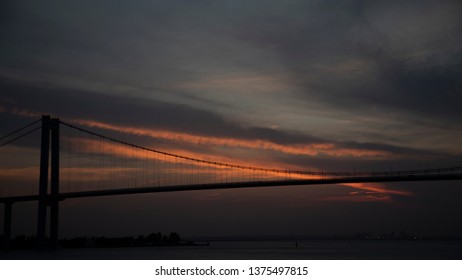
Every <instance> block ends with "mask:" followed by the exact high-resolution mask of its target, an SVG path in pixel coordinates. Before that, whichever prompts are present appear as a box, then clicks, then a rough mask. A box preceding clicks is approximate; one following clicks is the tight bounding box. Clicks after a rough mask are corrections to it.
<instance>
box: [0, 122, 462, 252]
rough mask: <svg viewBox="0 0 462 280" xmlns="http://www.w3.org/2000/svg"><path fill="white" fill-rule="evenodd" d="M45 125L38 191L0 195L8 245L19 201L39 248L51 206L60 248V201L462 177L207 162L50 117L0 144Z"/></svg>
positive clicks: (459, 174)
mask: <svg viewBox="0 0 462 280" xmlns="http://www.w3.org/2000/svg"><path fill="white" fill-rule="evenodd" d="M62 128H65V129H67V132H68V134H66V135H65V137H64V138H63V139H61V141H60V138H62V137H61V136H60V131H61V132H62ZM38 130H40V131H41V147H40V166H39V178H38V181H39V188H38V193H29V194H16V193H15V190H16V189H15V190H13V192H12V193H11V194H1V195H0V202H1V203H3V204H4V205H5V211H4V227H3V228H4V234H3V236H4V239H5V241H6V244H5V246H6V247H7V248H8V241H9V239H10V235H11V214H12V205H13V204H14V203H17V202H22V201H38V218H37V240H38V242H39V246H44V244H45V238H46V219H47V208H48V207H49V208H50V244H51V247H56V246H57V240H58V217H59V201H62V200H65V199H71V198H83V197H96V196H111V195H128V194H145V193H156V192H176V191H193V190H212V189H214V190H216V189H236V188H255V187H272V186H294V185H321V184H346V183H373V182H408V181H437V180H462V167H451V168H439V169H424V170H408V171H395V172H319V171H295V170H282V169H271V168H261V167H255V166H247V165H239V164H229V163H223V162H218V161H208V160H203V159H198V158H196V157H193V156H185V155H180V154H177V153H168V152H164V151H160V150H155V149H151V148H147V147H145V146H140V145H135V144H132V143H129V142H125V141H122V140H119V139H115V138H112V137H107V136H105V135H102V134H100V133H96V132H94V131H89V130H86V129H84V128H81V127H78V126H75V125H73V124H70V123H66V122H63V121H60V120H59V119H55V118H50V116H43V117H42V119H41V120H37V121H35V122H33V123H31V124H29V125H27V126H25V127H22V128H20V129H18V130H16V131H13V132H12V133H10V134H8V135H6V136H3V137H2V138H0V140H2V141H5V142H4V143H3V144H0V147H4V146H7V145H8V144H11V143H13V142H15V141H17V140H19V139H21V138H23V137H25V136H27V135H30V134H32V133H34V132H35V131H38ZM61 150H63V151H61ZM50 159H51V160H50ZM49 177H50V178H49ZM2 187H4V186H2ZM17 189H19V188H17ZM32 192H33V189H32Z"/></svg>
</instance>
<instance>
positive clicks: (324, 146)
mask: <svg viewBox="0 0 462 280" xmlns="http://www.w3.org/2000/svg"><path fill="white" fill-rule="evenodd" d="M73 122H74V123H78V124H81V125H85V126H89V127H97V128H102V129H107V130H113V131H118V132H122V133H126V134H133V135H140V136H149V137H152V138H156V139H166V140H171V141H176V142H183V143H189V144H195V145H214V146H227V147H237V148H249V149H262V150H273V151H277V152H282V153H286V154H293V155H306V156H317V155H328V156H332V157H374V158H383V157H389V156H391V155H390V154H389V153H387V152H385V151H377V150H359V149H343V148H337V147H335V145H334V144H331V143H316V144H308V145H301V144H299V145H281V144H277V143H274V142H271V141H268V140H262V139H255V140H246V139H238V138H229V137H214V136H204V135H195V134H191V133H183V132H174V131H168V130H155V129H147V128H137V127H130V126H122V125H114V124H109V123H103V122H98V121H92V120H83V119H76V120H73Z"/></svg>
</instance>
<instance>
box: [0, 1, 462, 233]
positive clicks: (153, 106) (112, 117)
mask: <svg viewBox="0 0 462 280" xmlns="http://www.w3.org/2000/svg"><path fill="white" fill-rule="evenodd" d="M461 14H462V3H461V2H460V1H456V0H454V1H450V0H442V1H417V0H415V1H414V0H410V1H360V0H347V1H325V0H324V1H321V0H306V1H297V0H293V1H276V0H267V1H254V0H251V1H236V0H235V1H186V0H169V1H109V0H97V1H53V0H45V1H23V0H15V1H2V2H1V4H0V36H1V38H2V43H1V44H0V118H1V127H0V134H1V135H3V134H6V133H8V132H9V131H11V130H13V129H15V128H17V127H20V126H21V125H24V124H27V123H29V122H31V121H33V120H35V119H37V118H39V117H40V116H41V115H42V114H51V115H53V116H56V117H59V118H61V119H63V120H66V121H69V122H72V123H76V124H79V125H81V126H82V127H86V128H88V129H98V131H100V132H101V133H105V134H107V135H112V136H114V137H123V138H124V139H129V140H130V141H131V142H134V143H141V144H143V145H146V146H148V147H151V148H155V149H160V150H163V151H166V152H177V151H183V152H185V153H189V154H193V155H194V156H197V157H200V158H201V159H205V160H212V159H216V158H219V159H221V160H224V161H226V162H229V163H236V162H238V163H249V165H257V166H262V167H268V168H282V169H292V170H316V171H371V170H373V171H390V170H407V169H425V168H437V167H450V166H462V147H461V145H460V139H462V125H461V121H462V110H461V105H462V37H461V36H460V31H461V30H462V17H461V16H460V15H461ZM135 130H136V131H143V132H144V134H142V135H140V133H134V131H135ZM18 145H19V144H18ZM6 154H7V155H8V157H13V153H12V152H11V153H10V152H8V153H6ZM15 157H21V156H15ZM22 157H25V156H24V155H22ZM24 162H30V161H28V160H26V159H25V160H24ZM34 163H35V162H34ZM30 165H31V163H27V164H26V163H23V164H14V165H13V164H11V158H7V157H6V156H4V157H3V159H2V160H1V168H2V169H3V170H2V173H1V174H7V173H10V174H12V173H11V172H12V171H13V170H16V169H22V170H25V169H24V168H26V167H30ZM29 170H30V169H29ZM2 180H4V182H6V180H7V179H6V178H3V179H2ZM460 187H461V186H460V183H459V182H451V183H448V182H444V183H443V182H433V183H394V184H369V185H353V186H352V185H350V186H347V185H336V186H309V187H291V188H290V189H289V188H267V189H249V190H235V191H233V190H226V191H209V192H185V193H171V194H155V195H136V196H130V197H127V196H121V197H116V198H92V199H81V200H74V201H73V200H69V201H65V202H63V203H62V204H61V205H62V209H63V210H62V214H61V220H62V222H61V232H62V234H64V235H83V234H89V235H98V234H116V235H117V234H146V233H149V232H151V231H164V232H168V231H177V232H179V233H180V234H181V235H186V236H204V235H209V236H210V235H261V234H269V235H304V234H318V233H320V234H337V233H338V234H343V233H355V232H358V231H371V232H392V231H395V232H399V231H401V230H407V231H409V232H416V233H424V234H459V235H460V234H462V227H461V226H460V223H456V222H454V216H453V213H454V212H456V213H460V212H461V211H462V209H461V206H460V203H459V201H458V200H457V199H455V197H460V195H461V194H462V190H461V189H460ZM16 207H17V210H16ZM35 207H36V205H35V204H33V203H30V204H29V203H24V205H19V204H18V206H16V205H15V210H14V211H16V212H15V215H16V216H17V219H16V222H15V224H14V225H13V233H17V234H20V233H23V234H24V233H25V234H29V233H32V232H34V226H35V225H34V223H33V222H30V223H27V222H25V221H29V220H34V219H35V218H34V217H35V216H34V215H35V214H34V213H35V212H34V210H35ZM249 213H250V214H249ZM16 216H15V217H16ZM135 217H136V218H135ZM23 221H24V222H23ZM103 221H104V223H102V222H103ZM102 224H104V226H102Z"/></svg>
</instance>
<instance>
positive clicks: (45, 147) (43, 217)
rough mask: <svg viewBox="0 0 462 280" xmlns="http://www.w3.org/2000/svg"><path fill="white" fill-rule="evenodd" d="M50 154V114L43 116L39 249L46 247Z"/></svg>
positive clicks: (38, 221) (38, 222)
mask: <svg viewBox="0 0 462 280" xmlns="http://www.w3.org/2000/svg"><path fill="white" fill-rule="evenodd" d="M49 155H50V116H42V139H41V148H40V179H39V199H38V211H37V246H38V248H39V249H44V248H45V234H46V222H47V193H48V162H49Z"/></svg>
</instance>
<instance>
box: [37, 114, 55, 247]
mask: <svg viewBox="0 0 462 280" xmlns="http://www.w3.org/2000/svg"><path fill="white" fill-rule="evenodd" d="M50 134H51V183H50V189H51V190H50V195H49V194H48V173H49V170H50V164H49V163H50ZM41 141H42V143H41V150H40V180H39V199H38V214H37V242H38V243H37V245H38V248H39V249H44V248H45V245H46V242H45V241H46V224H47V222H46V221H47V207H48V206H50V247H51V248H57V246H58V229H59V226H58V220H59V119H51V118H50V116H43V117H42V139H41Z"/></svg>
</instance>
